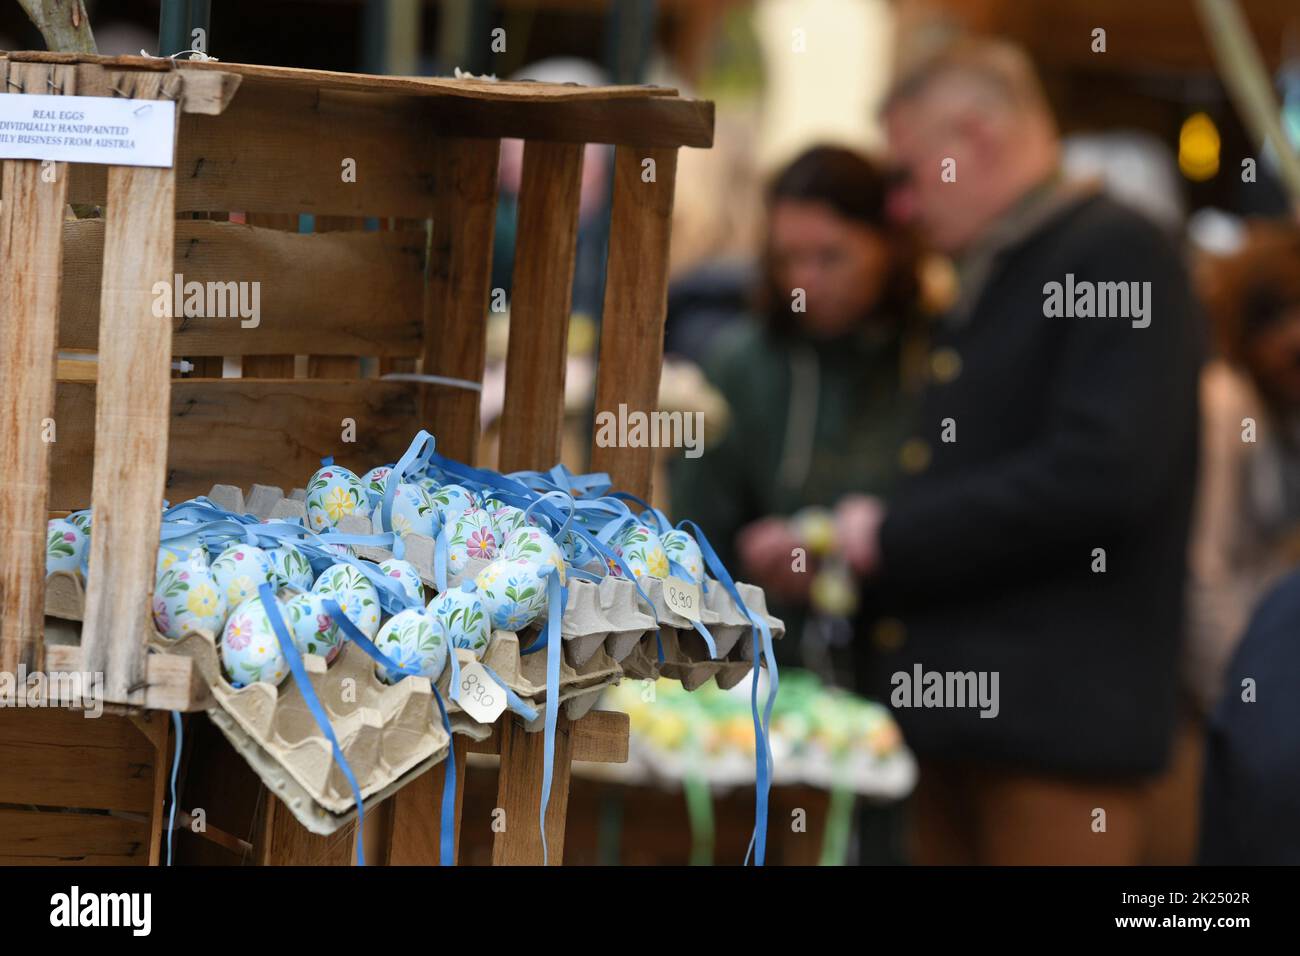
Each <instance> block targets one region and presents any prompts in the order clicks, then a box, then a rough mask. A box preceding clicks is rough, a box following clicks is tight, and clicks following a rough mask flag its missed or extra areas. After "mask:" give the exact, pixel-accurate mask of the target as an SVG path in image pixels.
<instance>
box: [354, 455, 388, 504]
mask: <svg viewBox="0 0 1300 956" xmlns="http://www.w3.org/2000/svg"><path fill="white" fill-rule="evenodd" d="M392 473H393V466H392V465H379V466H378V467H375V468H371V469H370V470H369V471H368V472H366V476H365V477H364V478H362V479H361V481H362V483H363V484H364V485H365V486H366V493H367V494H368V495H369V496H370V508H371V510H374V509H375V508H378V507H379V503H380V502H381V501H383V500H384V492H385V491H386V490H388V476H389V475H391V474H392Z"/></svg>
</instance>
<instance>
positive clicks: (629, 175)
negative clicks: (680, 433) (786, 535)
mask: <svg viewBox="0 0 1300 956" xmlns="http://www.w3.org/2000/svg"><path fill="white" fill-rule="evenodd" d="M647 160H649V161H652V162H653V166H650V165H649V163H647ZM650 169H653V171H654V179H653V181H651V182H647V181H646V177H647V176H649V170H650ZM676 181H677V150H676V149H636V148H633V147H630V146H619V147H618V148H617V149H616V150H615V151H614V209H613V214H612V216H611V220H610V233H609V264H608V266H607V270H606V273H605V311H604V314H603V316H602V318H601V330H600V361H599V364H598V365H597V370H596V412H597V414H599V413H600V412H603V411H608V412H613V413H614V414H616V415H617V414H618V406H619V404H626V405H627V406H628V409H629V411H643V412H645V413H647V414H649V413H651V412H654V411H657V410H658V408H659V377H660V374H661V372H662V368H663V352H664V317H665V314H666V313H667V309H668V243H669V239H670V236H671V232H672V214H673V191H674V186H675V183H676ZM591 467H592V470H593V471H604V472H608V473H609V476H610V479H611V480H612V481H613V483H614V487H615V488H617V489H619V490H621V491H629V492H631V493H632V494H634V495H637V496H639V497H641V498H644V499H645V500H647V501H648V500H650V493H651V480H652V477H653V475H654V449H653V448H613V447H608V448H607V447H602V446H601V445H600V444H598V443H596V442H593V443H592V449H591Z"/></svg>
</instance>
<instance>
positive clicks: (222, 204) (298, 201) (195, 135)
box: [70, 80, 433, 218]
mask: <svg viewBox="0 0 1300 956" xmlns="http://www.w3.org/2000/svg"><path fill="white" fill-rule="evenodd" d="M432 135H433V134H432V130H431V128H430V125H429V121H428V118H427V116H425V115H424V113H423V111H422V109H421V108H420V104H419V103H417V102H411V101H404V100H399V99H395V98H392V97H384V96H380V97H374V96H367V95H365V94H360V93H322V94H319V95H318V94H316V93H314V92H312V91H310V90H305V89H294V88H284V87H277V86H273V85H269V84H267V83H266V81H254V80H249V81H246V82H245V84H244V86H243V87H242V88H241V89H240V91H239V93H238V94H237V95H236V96H235V99H234V101H233V102H232V103H231V104H230V107H229V108H228V109H227V110H226V111H225V112H224V113H222V114H221V115H220V116H194V115H189V114H186V115H183V116H182V117H181V132H180V141H179V144H178V153H177V167H176V168H177V172H178V177H177V197H176V199H177V204H176V208H177V210H178V211H182V212H189V211H195V212H205V211H213V210H225V211H231V210H234V211H241V212H250V213H255V212H269V213H294V214H297V213H313V214H315V215H339V216H407V217H416V218H423V217H426V216H428V215H429V214H430V211H431V206H432V201H433V182H432V174H431V166H432V163H433V159H432V152H431V148H430V145H431V140H432ZM345 158H346V159H353V160H355V161H356V181H355V182H344V181H343V175H342V173H343V167H342V163H343V160H344V159H345ZM103 194H104V193H103V179H102V173H100V172H97V170H96V167H93V166H79V167H77V169H76V170H74V175H73V178H72V183H71V192H70V197H71V198H70V201H71V202H84V203H98V202H100V201H102V197H103Z"/></svg>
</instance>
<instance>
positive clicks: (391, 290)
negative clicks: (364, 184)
mask: <svg viewBox="0 0 1300 956" xmlns="http://www.w3.org/2000/svg"><path fill="white" fill-rule="evenodd" d="M295 225H296V223H295ZM105 228H106V226H105V222H104V220H101V219H82V220H75V221H69V222H67V223H63V224H62V230H63V236H64V240H63V272H64V275H65V276H66V277H67V278H66V285H65V291H64V294H63V299H62V304H61V305H62V307H61V309H60V310H59V347H60V348H64V349H90V350H93V349H95V348H96V345H97V343H98V333H99V299H100V285H101V281H102V268H101V262H102V257H103V248H104V232H105ZM174 250H175V252H174V262H175V266H174V273H173V274H171V275H168V277H167V280H166V281H167V282H168V284H169V287H170V286H171V285H172V284H173V283H174V275H176V274H179V275H181V277H182V279H181V282H182V283H183V284H187V283H190V282H200V283H205V284H206V283H209V282H214V283H229V282H236V283H244V282H247V283H257V284H258V286H257V290H258V301H257V305H258V311H259V322H258V324H257V325H256V326H255V327H249V328H245V327H244V325H243V322H244V320H243V319H242V318H241V317H240V316H239V315H238V314H231V315H228V316H224V317H223V316H221V315H215V314H214V315H211V316H205V317H184V316H183V315H178V316H177V317H176V318H175V319H174V321H173V328H174V333H173V335H172V343H171V349H172V352H173V354H175V355H184V356H187V357H189V356H207V355H214V356H216V355H250V356H251V355H276V354H285V355H289V356H292V355H294V354H306V353H307V352H309V351H310V352H316V353H320V354H323V355H358V354H364V355H400V356H416V355H419V354H420V348H421V331H422V327H423V326H422V323H423V317H422V315H421V297H422V295H423V283H424V252H425V236H424V233H423V231H419V232H416V231H413V230H406V231H401V232H370V233H366V232H350V233H333V234H328V235H298V234H297V233H296V232H292V233H291V232H283V231H280V230H278V229H268V228H259V227H257V226H251V225H243V224H240V223H233V222H216V221H211V220H193V221H184V222H178V223H177V224H176V238H175V245H174ZM183 289H184V286H183V285H182V291H183ZM182 301H183V300H182ZM248 304H250V305H251V304H252V303H251V302H250V303H248ZM213 305H214V306H218V307H219V309H220V310H221V311H226V312H228V313H234V312H236V309H235V308H233V307H234V306H237V305H238V303H237V302H235V301H231V302H230V303H229V305H230V306H231V308H227V307H226V306H227V301H226V299H225V298H224V297H223V298H222V299H221V300H220V301H219V302H218V301H216V300H214V302H213ZM173 307H174V301H173ZM205 308H206V306H205ZM281 377H286V378H292V377H293V373H292V370H290V371H289V373H288V374H287V375H282V376H281Z"/></svg>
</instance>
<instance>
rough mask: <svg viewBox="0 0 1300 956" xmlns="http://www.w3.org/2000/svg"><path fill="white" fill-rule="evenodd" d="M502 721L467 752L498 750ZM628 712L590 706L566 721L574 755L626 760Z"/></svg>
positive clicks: (597, 760) (594, 760)
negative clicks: (589, 709)
mask: <svg viewBox="0 0 1300 956" xmlns="http://www.w3.org/2000/svg"><path fill="white" fill-rule="evenodd" d="M501 726H502V725H501V724H496V725H494V726H493V728H492V734H491V735H490V736H489V737H487V738H486V739H485V740H472V741H470V744H469V752H470V753H475V754H499V753H500V752H501ZM629 727H630V723H629V720H628V715H627V714H625V713H622V712H621V711H617V710H592V711H588V712H587V715H586V716H585V717H583V718H582V719H581V720H579V721H576V722H574V723H572V724H570V725H569V731H570V734H571V735H572V737H573V759H574V760H586V761H589V762H591V763H627V747H628V732H629Z"/></svg>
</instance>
